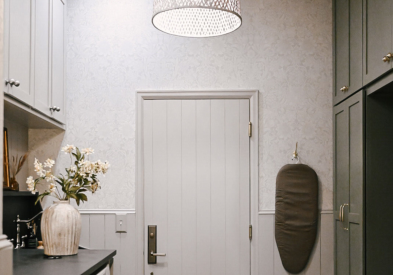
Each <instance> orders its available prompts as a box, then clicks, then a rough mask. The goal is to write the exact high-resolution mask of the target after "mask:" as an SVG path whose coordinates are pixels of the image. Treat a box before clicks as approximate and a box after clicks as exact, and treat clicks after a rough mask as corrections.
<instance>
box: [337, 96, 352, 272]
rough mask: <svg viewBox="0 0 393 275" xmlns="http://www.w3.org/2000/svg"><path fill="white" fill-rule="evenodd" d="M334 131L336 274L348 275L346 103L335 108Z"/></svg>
mask: <svg viewBox="0 0 393 275" xmlns="http://www.w3.org/2000/svg"><path fill="white" fill-rule="evenodd" d="M334 114H335V119H334V129H335V131H334V133H335V139H334V141H335V147H334V148H335V182H334V187H335V189H334V190H335V196H334V200H335V203H334V212H335V215H334V218H335V232H336V240H335V241H336V242H335V249H336V252H335V254H336V261H335V262H336V273H335V274H336V275H348V273H349V239H348V233H347V231H345V230H344V226H343V223H342V222H341V221H339V211H340V206H342V205H343V204H344V203H346V202H348V199H349V189H348V180H349V173H348V165H349V158H348V157H349V154H348V152H349V146H348V113H347V111H346V110H345V104H344V103H341V104H340V105H338V106H336V107H335V108H334Z"/></svg>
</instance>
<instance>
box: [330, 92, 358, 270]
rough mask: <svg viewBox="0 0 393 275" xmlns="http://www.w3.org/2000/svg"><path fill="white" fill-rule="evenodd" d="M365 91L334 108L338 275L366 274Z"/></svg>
mask: <svg viewBox="0 0 393 275" xmlns="http://www.w3.org/2000/svg"><path fill="white" fill-rule="evenodd" d="M363 102H364V101H363V91H360V92H358V93H356V94H355V95H353V96H352V97H350V98H348V99H346V100H345V101H344V102H342V103H341V104H339V105H337V106H336V107H334V134H335V139H334V154H335V163H334V224H335V236H336V237H335V274H336V275H361V274H364V264H363V259H364V245H363V244H364V241H363V240H364V237H363V190H364V189H363V186H364V172H363V171H364V158H363V156H364V144H363V137H364V130H363V125H364V104H363Z"/></svg>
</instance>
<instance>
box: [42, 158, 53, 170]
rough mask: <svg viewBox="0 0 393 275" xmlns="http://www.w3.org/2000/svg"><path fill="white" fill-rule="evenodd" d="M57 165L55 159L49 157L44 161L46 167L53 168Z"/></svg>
mask: <svg viewBox="0 0 393 275" xmlns="http://www.w3.org/2000/svg"><path fill="white" fill-rule="evenodd" d="M53 165H55V161H54V160H53V159H47V160H46V161H45V163H44V167H49V168H52V167H53Z"/></svg>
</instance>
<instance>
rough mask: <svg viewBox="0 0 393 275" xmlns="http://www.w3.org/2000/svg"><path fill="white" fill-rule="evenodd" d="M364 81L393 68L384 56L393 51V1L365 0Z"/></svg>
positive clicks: (366, 82)
mask: <svg viewBox="0 0 393 275" xmlns="http://www.w3.org/2000/svg"><path fill="white" fill-rule="evenodd" d="M364 18H365V24H364V34H365V35H364V40H363V41H364V42H363V45H364V46H363V49H364V54H363V57H364V60H363V66H364V68H363V83H364V84H365V85H366V84H368V83H370V82H371V81H372V80H374V79H376V78H377V77H379V76H380V75H382V74H383V73H385V72H387V71H388V70H389V69H390V68H391V64H392V61H390V62H383V61H382V58H383V57H384V56H385V55H387V54H388V53H390V52H391V51H392V1H391V0H364Z"/></svg>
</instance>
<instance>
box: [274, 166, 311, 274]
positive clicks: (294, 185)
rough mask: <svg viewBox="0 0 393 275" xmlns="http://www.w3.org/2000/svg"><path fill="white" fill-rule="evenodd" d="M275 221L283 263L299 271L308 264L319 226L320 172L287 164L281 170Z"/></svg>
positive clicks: (296, 271) (295, 271) (294, 271)
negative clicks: (318, 173)
mask: <svg viewBox="0 0 393 275" xmlns="http://www.w3.org/2000/svg"><path fill="white" fill-rule="evenodd" d="M275 225H276V226H275V235H276V242H277V248H278V251H279V253H280V257H281V261H282V264H283V266H284V268H285V269H286V271H288V272H289V273H293V274H298V273H300V272H301V271H302V270H303V269H304V268H305V267H306V265H307V262H308V259H309V257H310V254H311V252H312V250H313V247H314V244H315V239H316V236H317V229H318V176H317V174H316V173H315V171H314V170H313V169H311V168H310V167H309V166H307V165H304V164H288V165H285V166H284V167H282V168H281V170H280V171H279V172H278V175H277V182H276V223H275Z"/></svg>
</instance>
